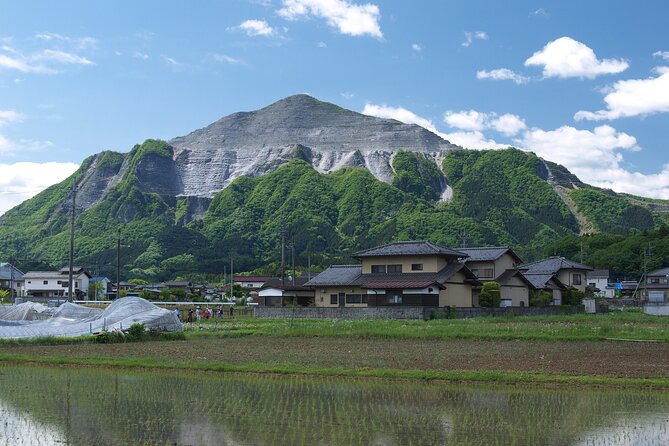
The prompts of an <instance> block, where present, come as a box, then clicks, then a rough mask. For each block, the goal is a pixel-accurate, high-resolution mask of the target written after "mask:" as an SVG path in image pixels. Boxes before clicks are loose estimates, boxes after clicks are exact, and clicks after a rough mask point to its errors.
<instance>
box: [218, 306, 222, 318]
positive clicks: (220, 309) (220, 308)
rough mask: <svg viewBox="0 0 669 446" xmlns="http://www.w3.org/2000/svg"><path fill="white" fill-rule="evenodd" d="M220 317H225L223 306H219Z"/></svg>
mask: <svg viewBox="0 0 669 446" xmlns="http://www.w3.org/2000/svg"><path fill="white" fill-rule="evenodd" d="M218 317H219V318H222V317H223V306H222V305H219V306H218Z"/></svg>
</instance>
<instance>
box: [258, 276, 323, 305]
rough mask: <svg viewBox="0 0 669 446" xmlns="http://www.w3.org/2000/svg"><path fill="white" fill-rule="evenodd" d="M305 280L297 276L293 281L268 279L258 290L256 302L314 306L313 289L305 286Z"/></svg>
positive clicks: (261, 303)
mask: <svg viewBox="0 0 669 446" xmlns="http://www.w3.org/2000/svg"><path fill="white" fill-rule="evenodd" d="M306 282H307V280H306V279H302V278H297V279H295V280H294V281H292V280H291V281H288V280H283V281H282V280H281V279H277V278H274V279H270V280H268V281H266V282H265V283H264V284H263V285H262V287H261V288H260V289H259V290H258V300H259V302H258V304H260V305H265V306H268V307H282V306H286V305H296V306H302V307H312V306H314V289H313V288H312V287H310V286H306V285H305V284H306Z"/></svg>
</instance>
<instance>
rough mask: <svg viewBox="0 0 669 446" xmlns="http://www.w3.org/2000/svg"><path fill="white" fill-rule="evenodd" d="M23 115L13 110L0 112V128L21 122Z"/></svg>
mask: <svg viewBox="0 0 669 446" xmlns="http://www.w3.org/2000/svg"><path fill="white" fill-rule="evenodd" d="M24 119H25V115H24V114H23V113H19V112H16V111H14V110H0V127H3V126H5V125H7V124H12V123H15V122H23V120H24Z"/></svg>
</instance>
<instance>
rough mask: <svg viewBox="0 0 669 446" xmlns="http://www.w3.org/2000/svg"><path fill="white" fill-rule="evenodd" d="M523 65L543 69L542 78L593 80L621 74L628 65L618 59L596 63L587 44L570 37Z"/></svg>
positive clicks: (534, 55) (550, 46) (549, 46)
mask: <svg viewBox="0 0 669 446" xmlns="http://www.w3.org/2000/svg"><path fill="white" fill-rule="evenodd" d="M525 66H527V67H529V66H541V67H543V75H544V77H561V78H568V77H580V78H588V79H594V78H595V77H597V76H600V75H602V74H616V73H621V72H623V71H625V70H626V69H627V68H628V67H629V64H628V63H627V62H626V61H625V60H622V59H602V60H599V59H597V56H596V55H595V52H594V51H593V50H592V49H590V48H589V47H588V46H587V45H585V44H583V43H581V42H579V41H577V40H574V39H572V38H571V37H560V38H559V39H556V40H553V41H552V42H549V43H548V44H546V46H545V47H544V48H543V49H542V50H541V51H537V52H536V53H534V54H533V55H532V56H531V57H530V58H529V59H527V60H526V61H525Z"/></svg>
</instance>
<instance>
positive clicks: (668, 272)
mask: <svg viewBox="0 0 669 446" xmlns="http://www.w3.org/2000/svg"><path fill="white" fill-rule="evenodd" d="M642 298H643V299H645V300H647V301H648V302H669V268H662V269H658V270H655V271H653V272H650V273H648V274H646V287H645V290H644V293H643V296H642Z"/></svg>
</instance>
